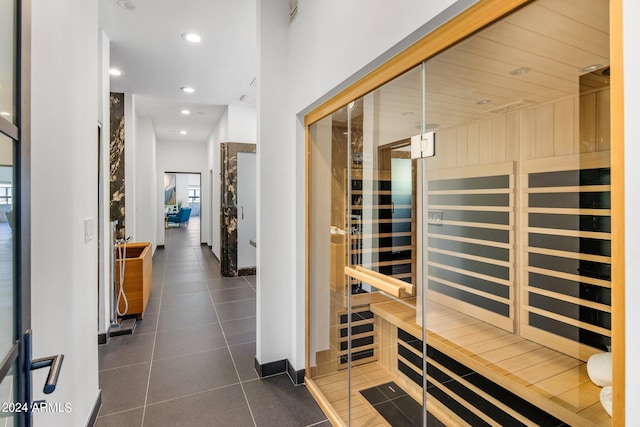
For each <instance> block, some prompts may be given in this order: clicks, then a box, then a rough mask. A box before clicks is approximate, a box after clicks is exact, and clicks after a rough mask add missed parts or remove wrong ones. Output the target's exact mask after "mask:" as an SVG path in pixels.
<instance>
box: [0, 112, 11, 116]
mask: <svg viewBox="0 0 640 427" xmlns="http://www.w3.org/2000/svg"><path fill="white" fill-rule="evenodd" d="M10 115H11V113H7V112H6V111H0V116H10Z"/></svg>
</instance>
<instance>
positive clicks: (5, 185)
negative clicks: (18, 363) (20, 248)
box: [0, 135, 16, 358]
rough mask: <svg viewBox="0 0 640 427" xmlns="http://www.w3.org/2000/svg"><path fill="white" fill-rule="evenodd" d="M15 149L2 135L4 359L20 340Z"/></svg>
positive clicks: (0, 331)
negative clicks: (14, 208)
mask: <svg viewBox="0 0 640 427" xmlns="http://www.w3.org/2000/svg"><path fill="white" fill-rule="evenodd" d="M13 146H14V142H13V140H11V139H9V138H7V137H6V136H4V135H0V358H4V356H5V355H6V354H7V352H8V351H9V350H10V349H11V347H12V346H13V344H14V342H15V339H16V335H15V318H16V309H15V295H16V293H15V289H16V288H15V273H14V272H15V253H16V252H15V251H16V248H15V243H14V239H13V228H14V227H15V211H14V210H13V197H12V194H13V191H12V187H13V184H14V168H13Z"/></svg>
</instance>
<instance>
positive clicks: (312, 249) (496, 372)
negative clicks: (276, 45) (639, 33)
mask: <svg viewBox="0 0 640 427" xmlns="http://www.w3.org/2000/svg"><path fill="white" fill-rule="evenodd" d="M608 7H609V3H608V1H606V0H584V1H583V2H580V7H579V9H578V8H577V7H576V3H575V2H572V1H567V0H539V1H536V2H531V4H529V5H527V6H526V7H523V8H520V9H518V10H517V11H516V12H514V13H513V14H511V15H509V16H507V17H506V18H504V19H502V20H501V21H498V22H496V23H495V24H493V25H490V26H488V27H486V28H485V29H483V30H482V31H480V32H478V33H476V34H474V35H472V36H471V37H468V38H466V39H465V40H464V41H462V42H460V43H458V44H457V45H455V46H452V47H450V48H448V49H446V50H444V51H442V52H441V53H440V54H438V55H436V56H434V57H432V58H429V59H428V60H427V61H425V62H424V64H423V69H422V70H424V74H422V73H421V71H422V70H421V69H420V68H416V69H414V70H411V71H409V72H408V73H406V74H404V75H402V76H399V77H398V78H396V79H395V80H392V81H391V82H390V83H388V84H386V85H384V86H382V87H380V88H379V89H376V90H375V91H373V92H371V93H369V94H367V95H365V96H364V97H363V98H361V99H357V100H354V101H353V102H351V103H350V104H349V105H348V106H345V107H344V108H342V109H341V110H339V111H336V112H335V113H334V114H333V115H331V116H329V117H326V118H324V119H322V120H321V121H319V122H317V123H315V124H313V125H311V127H310V136H311V137H310V141H309V142H310V189H309V190H310V191H309V198H310V206H309V211H310V213H309V224H310V235H309V236H310V241H309V244H310V246H309V265H310V269H309V291H310V292H309V306H310V308H309V335H310V337H309V343H310V348H309V360H310V364H309V366H310V373H309V379H310V384H311V386H312V387H316V388H317V393H318V394H320V395H322V396H323V397H324V399H326V402H327V403H328V404H329V406H330V407H331V408H333V409H335V411H336V417H337V418H339V419H341V420H342V422H343V423H344V424H345V425H351V426H360V425H375V424H377V423H379V424H381V425H386V424H385V422H386V423H388V424H391V425H396V424H400V423H405V424H406V425H411V423H413V424H414V425H422V420H423V417H424V416H427V417H430V416H431V415H430V414H433V415H434V416H435V417H436V418H438V419H439V420H440V421H441V422H443V423H444V424H447V425H449V424H455V425H473V426H476V425H509V426H511V425H563V424H566V425H594V426H609V425H610V424H611V418H610V415H609V414H608V413H607V409H606V408H607V406H606V402H601V401H600V393H601V388H600V387H601V385H600V384H599V383H598V384H596V383H595V382H594V381H592V379H591V378H590V376H589V373H588V372H587V361H588V360H589V359H590V357H592V356H594V355H601V354H604V355H605V356H606V355H607V351H608V350H609V349H610V344H611V326H612V322H611V314H612V313H611V294H612V287H613V286H614V284H613V283H612V281H611V264H612V257H611V248H612V244H613V242H612V241H611V209H612V208H613V206H612V203H611V202H612V201H611V196H610V192H611V180H610V175H611V167H612V165H611V164H610V153H609V146H610V141H609V129H610V124H609V122H610V119H609V114H610V112H609V80H610V76H609V69H608V65H607V64H608V63H609V52H608V46H609V28H608ZM586 11H588V12H586ZM541 23H544V25H540V24H541ZM591 64H598V66H596V67H587V66H588V65H591ZM423 75H424V77H423ZM423 82H424V84H423ZM423 105H424V108H425V111H422V106H423ZM423 117H424V119H423ZM423 121H424V123H423ZM425 130H426V132H430V133H433V135H431V137H433V138H435V141H436V149H435V153H436V154H435V156H434V157H430V158H426V159H419V160H411V159H410V155H409V152H410V150H409V148H408V146H409V143H410V141H409V138H410V137H411V136H413V135H416V134H419V133H421V132H423V131H425ZM328 188H330V189H331V191H330V192H328V191H326V189H328ZM345 272H346V273H347V274H346V275H345ZM609 370H610V369H609ZM605 371H606V370H605ZM609 381H610V380H609ZM603 395H606V393H604V394H603ZM400 397H403V399H402V400H401V399H400ZM423 399H424V401H423ZM425 403H426V407H425ZM385 408H386V409H385ZM389 408H391V410H392V411H393V412H394V413H395V414H396V415H398V414H400V418H401V419H402V421H399V420H396V421H397V422H396V421H390V420H389V418H387V416H388V415H389V412H388V411H389ZM425 409H426V410H428V411H429V413H428V414H427V413H426V412H425ZM415 414H418V415H415ZM431 421H433V420H432V419H431ZM435 425H438V424H437V423H436V424H435Z"/></svg>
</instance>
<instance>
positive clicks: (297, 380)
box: [287, 360, 305, 385]
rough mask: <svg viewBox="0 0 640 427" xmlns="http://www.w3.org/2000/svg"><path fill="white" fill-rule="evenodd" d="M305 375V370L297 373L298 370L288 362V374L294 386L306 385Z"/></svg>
mask: <svg viewBox="0 0 640 427" xmlns="http://www.w3.org/2000/svg"><path fill="white" fill-rule="evenodd" d="M304 373H305V372H304V369H300V370H299V371H296V368H294V367H293V365H292V364H291V362H289V361H288V360H287V374H289V378H291V382H293V384H294V385H302V384H304Z"/></svg>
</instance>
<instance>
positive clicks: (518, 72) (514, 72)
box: [509, 67, 531, 76]
mask: <svg viewBox="0 0 640 427" xmlns="http://www.w3.org/2000/svg"><path fill="white" fill-rule="evenodd" d="M529 71H531V68H529V67H520V68H516V69H515V70H511V71H509V74H511V75H512V76H522V75H524V74H527V73H528V72H529Z"/></svg>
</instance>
